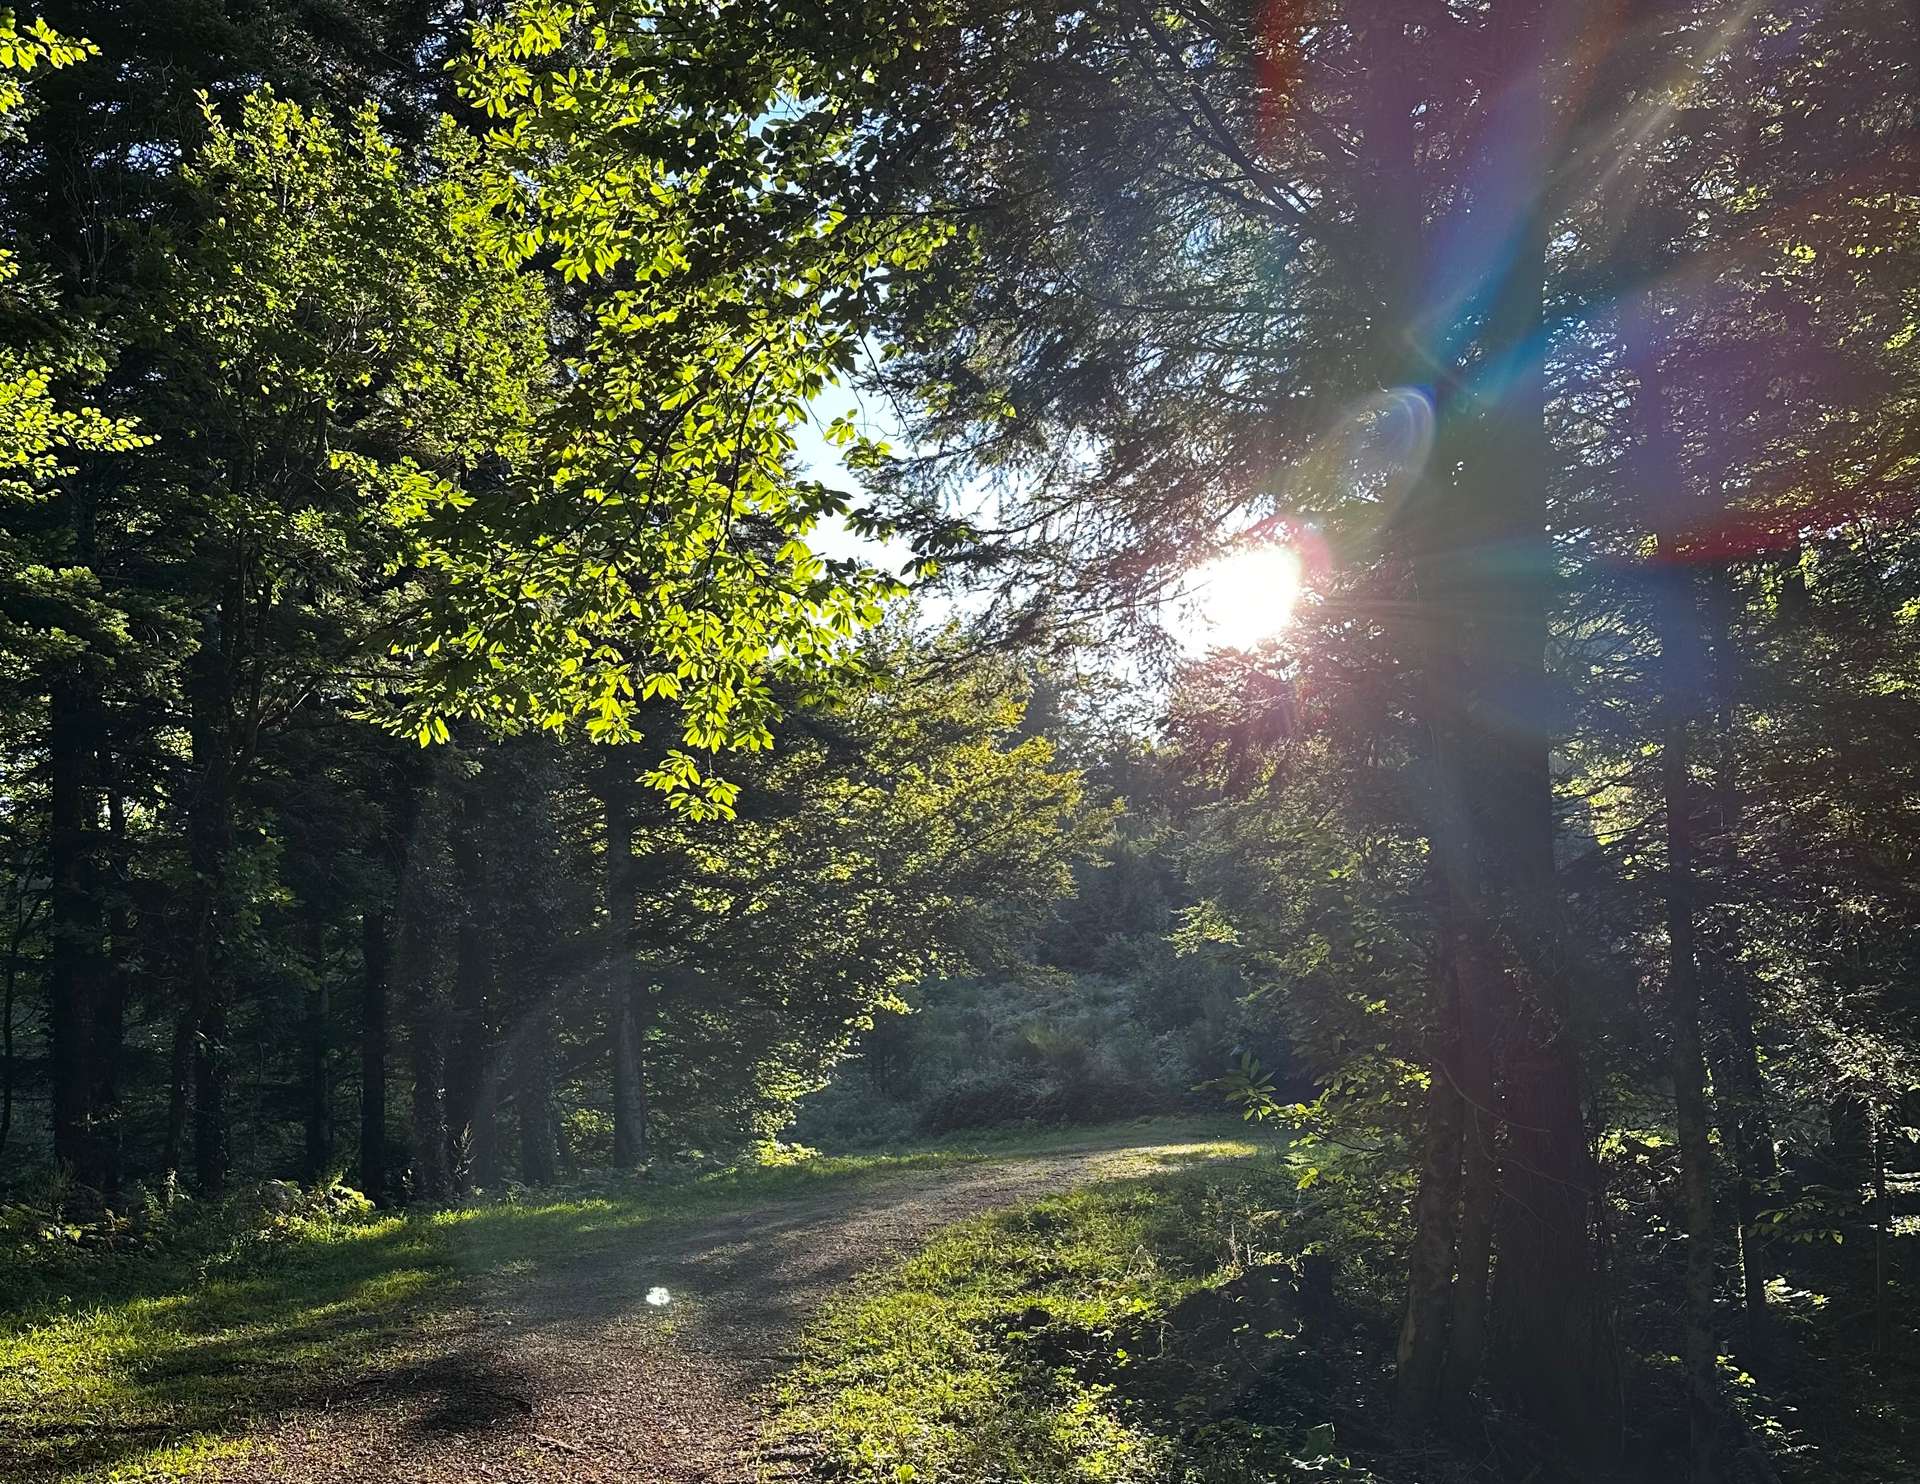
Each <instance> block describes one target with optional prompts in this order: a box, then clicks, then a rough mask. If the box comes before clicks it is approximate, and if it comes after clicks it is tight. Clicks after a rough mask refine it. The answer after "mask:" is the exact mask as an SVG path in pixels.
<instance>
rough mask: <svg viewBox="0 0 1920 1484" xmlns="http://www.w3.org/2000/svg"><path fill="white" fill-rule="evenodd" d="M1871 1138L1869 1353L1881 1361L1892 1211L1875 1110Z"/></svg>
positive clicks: (1886, 1334)
mask: <svg viewBox="0 0 1920 1484" xmlns="http://www.w3.org/2000/svg"><path fill="white" fill-rule="evenodd" d="M1870 1117H1871V1120H1872V1121H1871V1124H1870V1128H1871V1131H1872V1136H1873V1353H1874V1356H1875V1357H1876V1358H1877V1359H1880V1360H1885V1359H1886V1357H1887V1355H1888V1354H1889V1353H1890V1351H1891V1349H1892V1344H1893V1312H1892V1305H1891V1302H1890V1299H1891V1292H1890V1289H1889V1287H1888V1282H1889V1274H1888V1271H1887V1256H1888V1253H1887V1238H1888V1234H1889V1232H1888V1228H1889V1225H1890V1223H1891V1222H1892V1219H1893V1208H1892V1206H1891V1205H1890V1204H1889V1203H1888V1200H1887V1136H1886V1127H1885V1125H1886V1113H1885V1112H1884V1111H1883V1110H1882V1109H1880V1108H1875V1109H1873V1110H1872V1113H1871V1115H1870Z"/></svg>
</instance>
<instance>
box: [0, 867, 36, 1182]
mask: <svg viewBox="0 0 1920 1484" xmlns="http://www.w3.org/2000/svg"><path fill="white" fill-rule="evenodd" d="M9 884H10V885H11V886H12V888H13V900H12V902H11V903H10V904H9V905H10V908H11V910H10V911H9V912H8V914H7V964H6V970H5V975H4V988H3V990H0V1154H4V1153H6V1149H7V1140H8V1138H9V1137H10V1136H11V1135H12V1133H13V1095H14V1087H15V1079H16V1078H17V1077H18V1076H19V1072H20V1068H19V1063H18V1062H17V1061H16V1060H15V1058H14V1054H13V1012H14V1006H15V1004H16V996H17V993H18V990H19V986H20V948H21V945H22V943H23V942H24V941H25V939H26V936H27V927H28V925H29V923H30V922H31V921H32V919H31V917H30V916H29V914H28V911H27V902H26V889H25V886H24V884H23V883H22V882H21V880H20V879H19V877H17V876H16V877H13V878H12V879H11V880H10V882H9Z"/></svg>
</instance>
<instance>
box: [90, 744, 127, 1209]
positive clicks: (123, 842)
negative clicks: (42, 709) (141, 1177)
mask: <svg viewBox="0 0 1920 1484" xmlns="http://www.w3.org/2000/svg"><path fill="white" fill-rule="evenodd" d="M102 771H103V772H104V773H105V774H106V775H107V778H106V781H107V868H108V870H109V872H110V873H111V876H112V886H111V888H110V890H109V892H108V894H107V947H108V961H107V965H106V972H105V973H104V974H103V975H102V977H101V982H100V1002H99V1004H98V1006H97V1007H96V1012H95V1015H94V1021H93V1042H94V1052H93V1062H94V1066H93V1074H94V1085H93V1117H94V1123H95V1126H96V1128H97V1130H98V1136H99V1148H100V1152H101V1162H102V1170H103V1180H104V1183H103V1187H102V1188H103V1189H105V1190H107V1191H108V1192H109V1193H114V1194H117V1193H118V1191H119V1188H120V1180H121V1173H122V1171H121V1163H122V1157H123V1156H122V1149H121V1145H122V1142H123V1131H122V1129H121V1127H120V1077H121V1061H122V1060H123V1059H124V1055H125V1043H126V1024H127V1000H128V997H129V995H130V992H131V988H132V974H133V970H132V968H131V965H132V962H133V956H134V942H133V901H132V895H131V893H132V890H133V861H132V856H131V847H130V845H129V844H128V841H127V804H126V798H125V796H124V795H123V794H122V793H121V790H120V786H119V780H118V779H117V778H116V777H115V776H114V772H113V769H112V767H111V766H108V767H105V768H103V770H102Z"/></svg>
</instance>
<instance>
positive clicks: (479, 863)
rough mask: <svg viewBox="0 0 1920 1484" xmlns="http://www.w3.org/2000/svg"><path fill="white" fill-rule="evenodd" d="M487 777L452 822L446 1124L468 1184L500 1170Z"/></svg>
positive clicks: (459, 1183)
mask: <svg viewBox="0 0 1920 1484" xmlns="http://www.w3.org/2000/svg"><path fill="white" fill-rule="evenodd" d="M483 787H484V783H479V784H474V785H470V786H468V787H467V788H464V789H463V790H462V791H461V795H460V801H459V805H458V808H457V809H456V811H455V816H456V817H455V819H454V823H453V836H452V846H453V871H454V879H455V882H456V883H457V885H458V888H459V892H460V924H459V929H458V933H457V937H456V939H455V945H454V969H453V1043H452V1047H451V1050H450V1054H449V1057H448V1063H447V1125H448V1132H449V1134H450V1135H451V1137H452V1139H453V1146H452V1155H453V1159H452V1163H453V1173H454V1186H455V1189H456V1190H459V1191H461V1192H463V1193H464V1192H465V1191H466V1190H469V1189H471V1188H472V1187H473V1186H475V1185H485V1184H488V1183H490V1182H491V1181H492V1180H493V1178H494V1177H495V1175H496V1173H497V1166H498V1140H497V1122H496V1117H495V1114H496V1107H495V1105H496V1103H497V1101H498V1087H497V1079H496V1077H495V1067H496V1061H497V1057H496V1050H497V1048H496V1047H495V1045H494V1027H493V1024H492V1018H491V1017H492V1000H493V956H492V940H491V935H490V931H489V929H490V924H491V920H492V913H493V902H492V899H491V895H490V893H489V890H488V881H487V866H486V857H485V848H484V838H485V835H484V832H485V821H486V807H485V803H484V802H483V800H482V798H481V792H482V788H483Z"/></svg>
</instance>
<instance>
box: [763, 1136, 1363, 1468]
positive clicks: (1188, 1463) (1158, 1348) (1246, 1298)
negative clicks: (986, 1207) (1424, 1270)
mask: <svg viewBox="0 0 1920 1484" xmlns="http://www.w3.org/2000/svg"><path fill="white" fill-rule="evenodd" d="M1128 1174H1129V1175H1130V1178H1119V1179H1107V1180H1102V1181H1100V1182H1098V1183H1094V1184H1090V1185H1087V1186H1084V1187H1082V1188H1080V1189H1077V1190H1073V1191H1070V1192H1067V1193H1065V1194H1062V1195H1059V1196H1057V1197H1054V1198H1052V1199H1048V1200H1045V1201H1041V1202H1039V1203H1038V1204H1036V1205H1033V1206H1031V1207H1029V1208H1026V1209H1024V1210H1018V1211H1008V1212H1000V1213H996V1214H994V1215H991V1216H988V1217H984V1218H982V1219H980V1220H976V1221H972V1222H968V1223H966V1224H964V1225H961V1226H958V1227H955V1228H952V1229H950V1230H949V1231H947V1232H945V1233H944V1234H942V1235H941V1236H939V1237H938V1238H936V1239H935V1240H934V1241H933V1242H932V1243H931V1244H930V1245H928V1246H927V1247H926V1248H925V1249H923V1250H922V1251H921V1252H920V1253H919V1254H918V1255H917V1256H915V1257H913V1258H912V1259H911V1260H909V1261H908V1262H906V1263H905V1264H903V1265H902V1266H900V1267H899V1268H898V1269H896V1270H894V1271H892V1272H889V1273H886V1274H884V1275H880V1276H878V1277H876V1278H874V1279H872V1280H870V1281H869V1282H868V1283H866V1284H865V1285H863V1286H862V1287H861V1288H860V1289H859V1290H857V1291H856V1292H855V1293H853V1294H851V1295H849V1296H848V1297H847V1298H845V1299H844V1300H842V1301H840V1302H838V1303H836V1304H834V1305H832V1306H830V1308H829V1310H828V1312H827V1313H826V1315H825V1316H824V1318H823V1319H822V1320H821V1321H820V1322H819V1323H818V1324H817V1325H816V1326H815V1328H814V1329H813V1330H812V1332H811V1333H810V1334H809V1336H808V1338H807V1341H806V1345H805V1350H804V1357H803V1360H802V1362H801V1364H800V1365H799V1366H798V1367H797V1368H796V1370H795V1371H794V1373H793V1374H792V1375H791V1376H790V1377H789V1379H788V1380H787V1382H786V1383H785V1384H784V1385H783V1388H782V1393H781V1412H780V1415H779V1417H778V1418H777V1420H776V1422H775V1424H774V1427H773V1430H772V1436H773V1438H774V1440H775V1442H776V1444H777V1445H778V1446H780V1447H784V1448H786V1449H798V1450H800V1451H802V1452H811V1453H814V1454H815V1455H816V1456H817V1457H818V1459H819V1463H820V1466H821V1468H822V1469H823V1470H824V1471H825V1472H826V1473H828V1474H831V1475H834V1476H838V1477H845V1478H850V1479H854V1480H860V1481H873V1484H905V1481H911V1480H920V1481H933V1480H938V1481H940V1484H975V1481H979V1484H986V1481H989V1480H991V1481H1013V1480H1018V1481H1022V1484H1069V1481H1071V1484H1129V1481H1139V1484H1146V1481H1155V1484H1160V1481H1200V1480H1206V1481H1221V1484H1225V1481H1242V1480H1253V1479H1279V1478H1289V1479H1290V1478H1307V1477H1325V1476H1330V1475H1339V1476H1343V1477H1347V1478H1361V1477H1366V1476H1365V1475H1364V1473H1363V1472H1362V1471H1360V1470H1357V1469H1355V1468H1353V1467H1352V1466H1351V1465H1350V1464H1349V1463H1348V1462H1347V1461H1346V1460H1345V1459H1343V1458H1341V1457H1340V1456H1339V1450H1338V1449H1337V1448H1336V1446H1335V1440H1334V1438H1333V1434H1332V1429H1331V1428H1330V1426H1328V1425H1327V1423H1326V1421H1325V1415H1326V1414H1325V1413H1324V1411H1316V1408H1317V1407H1318V1405H1319V1403H1318V1401H1317V1400H1316V1398H1315V1397H1314V1395H1313V1389H1312V1387H1310V1386H1309V1387H1307V1388H1305V1389H1304V1390H1303V1389H1301V1388H1289V1387H1288V1386H1287V1385H1285V1384H1280V1385H1276V1384H1274V1383H1273V1382H1272V1380H1271V1376H1272V1374H1273V1372H1274V1369H1275V1367H1276V1365H1284V1364H1287V1363H1288V1361H1289V1358H1290V1357H1293V1356H1295V1355H1306V1354H1307V1351H1308V1349H1310V1348H1311V1346H1312V1344H1313V1341H1312V1339H1311V1338H1310V1336H1309V1334H1308V1333H1307V1331H1308V1329H1309V1328H1310V1327H1309V1326H1308V1325H1306V1324H1305V1323H1303V1321H1302V1320H1301V1319H1300V1317H1299V1314H1298V1308H1299V1304H1298V1300H1297V1298H1296V1297H1295V1295H1294V1291H1293V1286H1292V1284H1291V1282H1290V1281H1289V1280H1288V1278H1287V1277H1286V1276H1285V1275H1286V1269H1285V1268H1284V1267H1283V1265H1282V1264H1280V1263H1279V1262H1276V1261H1274V1260H1273V1259H1275V1258H1276V1257H1278V1256H1279V1249H1280V1248H1281V1247H1283V1246H1284V1245H1285V1243H1286V1240H1287V1236H1286V1231H1287V1228H1288V1227H1289V1226H1290V1225H1291V1223H1290V1222H1289V1221H1288V1219H1287V1218H1288V1216H1289V1215H1290V1214H1291V1212H1292V1209H1293V1207H1294V1206H1295V1205H1296V1204H1297V1203H1298V1201H1299V1199H1300V1197H1299V1192H1298V1185H1299V1179H1298V1172H1297V1171H1296V1170H1295V1169H1294V1168H1293V1167H1292V1166H1291V1164H1290V1163H1289V1161H1288V1160H1287V1159H1286V1158H1284V1157H1281V1156H1277V1155H1275V1154H1274V1153H1272V1152H1265V1153H1263V1152H1261V1151H1260V1150H1258V1149H1257V1148H1256V1147H1255V1146H1254V1145H1252V1144H1250V1143H1247V1142H1244V1141H1240V1140H1221V1141H1216V1142H1213V1143H1209V1144H1199V1145H1193V1146H1191V1147H1189V1148H1187V1149H1184V1150H1178V1151H1166V1152H1164V1153H1163V1154H1162V1156H1161V1157H1160V1158H1159V1159H1158V1160H1157V1161H1155V1162H1154V1164H1153V1165H1152V1166H1150V1167H1148V1168H1142V1169H1136V1170H1134V1171H1131V1172H1128ZM1298 1255H1299V1254H1298V1252H1297V1251H1296V1252H1295V1253H1294V1256H1296V1257H1297V1256H1298ZM1308 1364H1309V1366H1310V1365H1311V1357H1309V1360H1308ZM1236 1397H1238V1398H1242V1399H1253V1400H1252V1402H1251V1403H1250V1404H1249V1405H1237V1406H1234V1407H1230V1408H1227V1409H1226V1410H1224V1411H1223V1410H1222V1409H1221V1408H1220V1406H1219V1403H1220V1402H1221V1401H1222V1399H1225V1398H1236Z"/></svg>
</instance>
